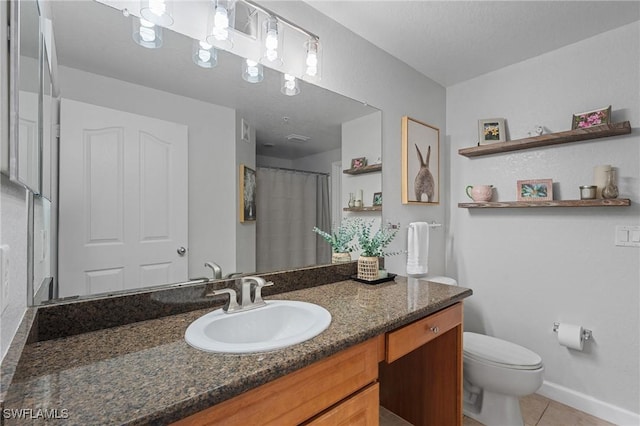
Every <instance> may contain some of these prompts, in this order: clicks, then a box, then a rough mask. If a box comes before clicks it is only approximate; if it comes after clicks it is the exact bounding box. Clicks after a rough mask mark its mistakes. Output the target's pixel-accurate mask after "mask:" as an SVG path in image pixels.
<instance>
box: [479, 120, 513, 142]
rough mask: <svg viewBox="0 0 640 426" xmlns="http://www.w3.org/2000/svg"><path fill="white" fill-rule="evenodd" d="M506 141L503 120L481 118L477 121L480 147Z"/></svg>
mask: <svg viewBox="0 0 640 426" xmlns="http://www.w3.org/2000/svg"><path fill="white" fill-rule="evenodd" d="M506 141H507V132H506V126H505V123H504V118H483V119H481V120H478V143H479V144H480V145H489V144H492V143H498V142H506Z"/></svg>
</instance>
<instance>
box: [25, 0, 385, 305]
mask: <svg viewBox="0 0 640 426" xmlns="http://www.w3.org/2000/svg"><path fill="white" fill-rule="evenodd" d="M186 3H190V2H185V4H186ZM207 3H208V2H204V4H207ZM131 4H132V5H133V4H135V5H137V4H138V2H131ZM50 7H51V22H52V33H53V36H54V37H53V38H54V39H55V56H56V58H57V59H56V65H55V71H56V75H57V79H58V82H59V94H60V140H59V155H58V152H56V153H55V155H52V157H57V156H59V173H58V172H57V169H56V167H57V166H58V163H57V162H56V161H54V165H53V166H52V170H54V172H53V174H54V175H55V178H56V179H53V180H52V182H53V183H52V186H53V187H55V188H53V189H52V190H51V191H52V192H54V193H57V194H59V197H58V199H56V200H54V203H53V205H52V206H47V208H46V209H43V211H44V212H45V214H46V212H47V211H51V214H52V215H55V214H56V212H57V213H58V218H57V223H58V224H59V226H58V228H57V233H58V235H57V252H54V253H51V254H50V259H49V261H50V262H52V263H55V264H56V265H57V272H56V274H55V275H56V276H55V280H54V281H55V282H56V286H57V290H56V291H53V292H49V291H43V289H36V291H34V293H39V294H51V295H53V298H54V299H56V300H57V299H64V300H68V298H76V297H80V298H87V297H96V296H103V295H105V294H113V293H116V292H122V291H137V290H140V289H141V288H145V289H146V288H150V287H155V286H160V285H167V284H172V283H177V282H185V281H189V280H192V281H197V280H201V279H211V278H212V277H223V278H224V277H228V276H234V275H235V274H250V273H256V272H268V271H275V270H286V269H292V268H297V267H303V266H310V265H314V264H323V263H329V262H330V249H329V248H328V246H327V245H326V243H325V242H324V241H322V240H320V239H318V237H317V236H316V235H315V234H314V233H313V232H312V228H313V227H314V226H319V227H323V228H330V227H331V226H332V223H336V222H338V221H340V219H341V217H342V215H343V207H346V205H347V200H348V192H351V191H353V190H355V189H351V188H358V187H360V188H362V187H363V186H364V187H365V188H366V191H369V192H371V193H370V194H365V197H366V198H367V199H368V198H372V197H373V192H375V191H380V188H381V174H380V173H375V174H371V176H368V177H366V178H362V180H360V181H358V182H356V180H358V178H354V177H353V176H348V175H344V174H343V173H342V169H348V168H349V167H350V164H349V161H350V159H351V158H356V157H368V158H369V161H371V162H375V161H379V158H380V155H381V112H380V111H379V110H377V109H375V108H372V107H370V106H368V105H366V104H363V103H362V102H358V101H355V100H353V99H349V98H346V97H344V96H342V95H340V94H337V93H333V92H330V91H328V90H325V89H323V88H320V87H318V86H316V85H313V84H309V83H306V82H301V87H300V93H299V94H298V95H296V96H285V95H283V94H282V93H281V85H282V83H281V77H282V74H281V73H280V72H277V71H274V70H271V69H269V68H267V67H265V68H264V80H263V81H262V82H261V83H258V84H251V83H248V82H247V81H244V80H243V79H242V78H241V72H242V62H243V59H242V58H241V57H239V56H236V55H234V54H231V53H229V52H226V51H218V52H217V55H218V56H217V66H216V67H214V68H209V69H206V68H202V67H199V66H197V65H196V64H195V63H194V58H193V55H194V46H197V41H194V40H193V39H192V38H190V37H188V36H186V35H184V34H180V33H178V32H175V31H171V30H168V29H167V28H164V29H163V34H162V46H161V47H160V48H153V49H151V48H144V47H141V46H139V45H138V44H136V43H135V42H134V40H133V37H132V31H135V28H136V27H135V26H136V19H137V18H136V16H135V15H134V14H129V13H123V11H122V10H119V9H118V8H115V7H111V6H108V5H105V4H102V3H99V2H95V1H64V2H50ZM176 7H180V2H177V3H176ZM243 13H245V14H246V15H247V16H251V14H252V11H251V10H250V8H249V9H248V10H244V11H243ZM250 36H251V34H249V35H248V37H250ZM285 47H286V44H285ZM345 156H346V157H345ZM345 158H347V159H346V160H345ZM241 166H243V168H244V169H245V170H246V169H250V170H252V171H255V179H256V189H255V203H256V206H255V207H256V211H255V212H252V214H253V217H250V218H249V220H244V221H241V220H240V216H241V213H243V212H240V211H239V197H240V196H241V194H242V193H243V192H242V188H240V183H241V179H240V175H239V173H240V170H241ZM349 185H350V186H349ZM369 188H370V189H369ZM250 189H253V188H250ZM365 204H369V205H370V204H371V202H370V201H365ZM350 214H352V213H350ZM368 214H369V215H370V217H371V216H374V217H375V216H377V217H378V218H379V216H380V213H379V212H377V213H373V214H371V213H368ZM253 219H255V220H253ZM36 222H38V220H36ZM40 222H43V223H47V220H46V219H42V220H40ZM37 234H38V232H36V235H37ZM303 240H304V241H303ZM206 264H209V265H208V266H206ZM51 269H52V270H54V271H55V270H56V268H55V267H53V266H52V267H51ZM38 290H40V291H38ZM48 298H49V297H41V298H38V299H36V302H35V303H36V304H37V303H38V301H40V300H46V299H48ZM54 301H55V300H54ZM47 303H51V300H48V301H47Z"/></svg>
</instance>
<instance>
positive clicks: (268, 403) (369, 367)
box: [174, 338, 378, 426]
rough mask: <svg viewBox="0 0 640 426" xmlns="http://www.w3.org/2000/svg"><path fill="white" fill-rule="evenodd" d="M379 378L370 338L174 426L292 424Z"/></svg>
mask: <svg viewBox="0 0 640 426" xmlns="http://www.w3.org/2000/svg"><path fill="white" fill-rule="evenodd" d="M377 378H378V339H377V338H373V339H370V340H367V341H366V342H364V343H360V344H359V345H357V346H354V347H352V348H349V349H345V350H344V351H342V352H338V353H337V354H335V355H333V356H330V357H329V358H327V359H324V360H322V361H318V362H316V363H315V364H311V365H310V366H308V367H305V368H302V369H300V370H297V371H294V372H293V373H291V374H288V375H286V376H284V377H281V378H279V379H276V380H274V381H272V382H269V383H267V384H264V385H262V386H260V387H257V388H255V389H251V390H249V391H247V392H245V393H243V394H241V395H238V396H237V397H235V398H232V399H230V400H227V401H224V402H221V403H220V404H217V405H214V406H213V407H211V408H208V409H206V410H203V411H201V412H199V413H196V414H194V415H192V416H190V417H187V418H185V419H182V420H180V421H178V422H176V423H174V425H182V426H186V425H193V426H196V425H197V426H205V425H216V426H221V425H241V426H246V425H274V426H275V425H277V426H280V425H294V424H300V423H301V422H303V421H305V420H307V419H310V418H311V417H313V416H315V415H316V414H318V413H320V412H322V411H323V410H325V409H327V408H328V407H331V406H332V405H334V404H336V403H337V402H339V401H341V400H342V399H344V398H346V397H348V396H349V395H351V394H353V393H355V392H356V391H358V390H359V389H361V388H363V387H365V386H366V385H368V384H370V383H373V382H375V381H376V380H377Z"/></svg>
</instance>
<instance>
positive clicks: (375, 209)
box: [342, 206, 382, 212]
mask: <svg viewBox="0 0 640 426" xmlns="http://www.w3.org/2000/svg"><path fill="white" fill-rule="evenodd" d="M342 211H345V212H381V211H382V206H369V207H344V208H343V209H342Z"/></svg>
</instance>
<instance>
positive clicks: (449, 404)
mask: <svg viewBox="0 0 640 426" xmlns="http://www.w3.org/2000/svg"><path fill="white" fill-rule="evenodd" d="M462 350H463V348H462V303H457V304H455V305H452V306H450V307H449V308H446V309H443V310H441V311H439V312H436V313H435V314H432V315H430V316H428V317H425V318H423V319H420V320H418V321H415V322H413V323H411V324H408V325H406V326H404V327H402V328H399V329H397V330H394V331H392V332H389V333H387V335H386V356H385V361H384V362H381V363H380V365H379V381H380V405H382V406H383V407H385V408H386V409H388V410H390V411H392V412H394V413H395V414H397V415H399V416H400V417H402V418H404V419H405V420H407V421H408V422H410V423H411V424H413V425H415V426H419V425H437V426H439V425H447V426H454V425H462Z"/></svg>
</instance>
